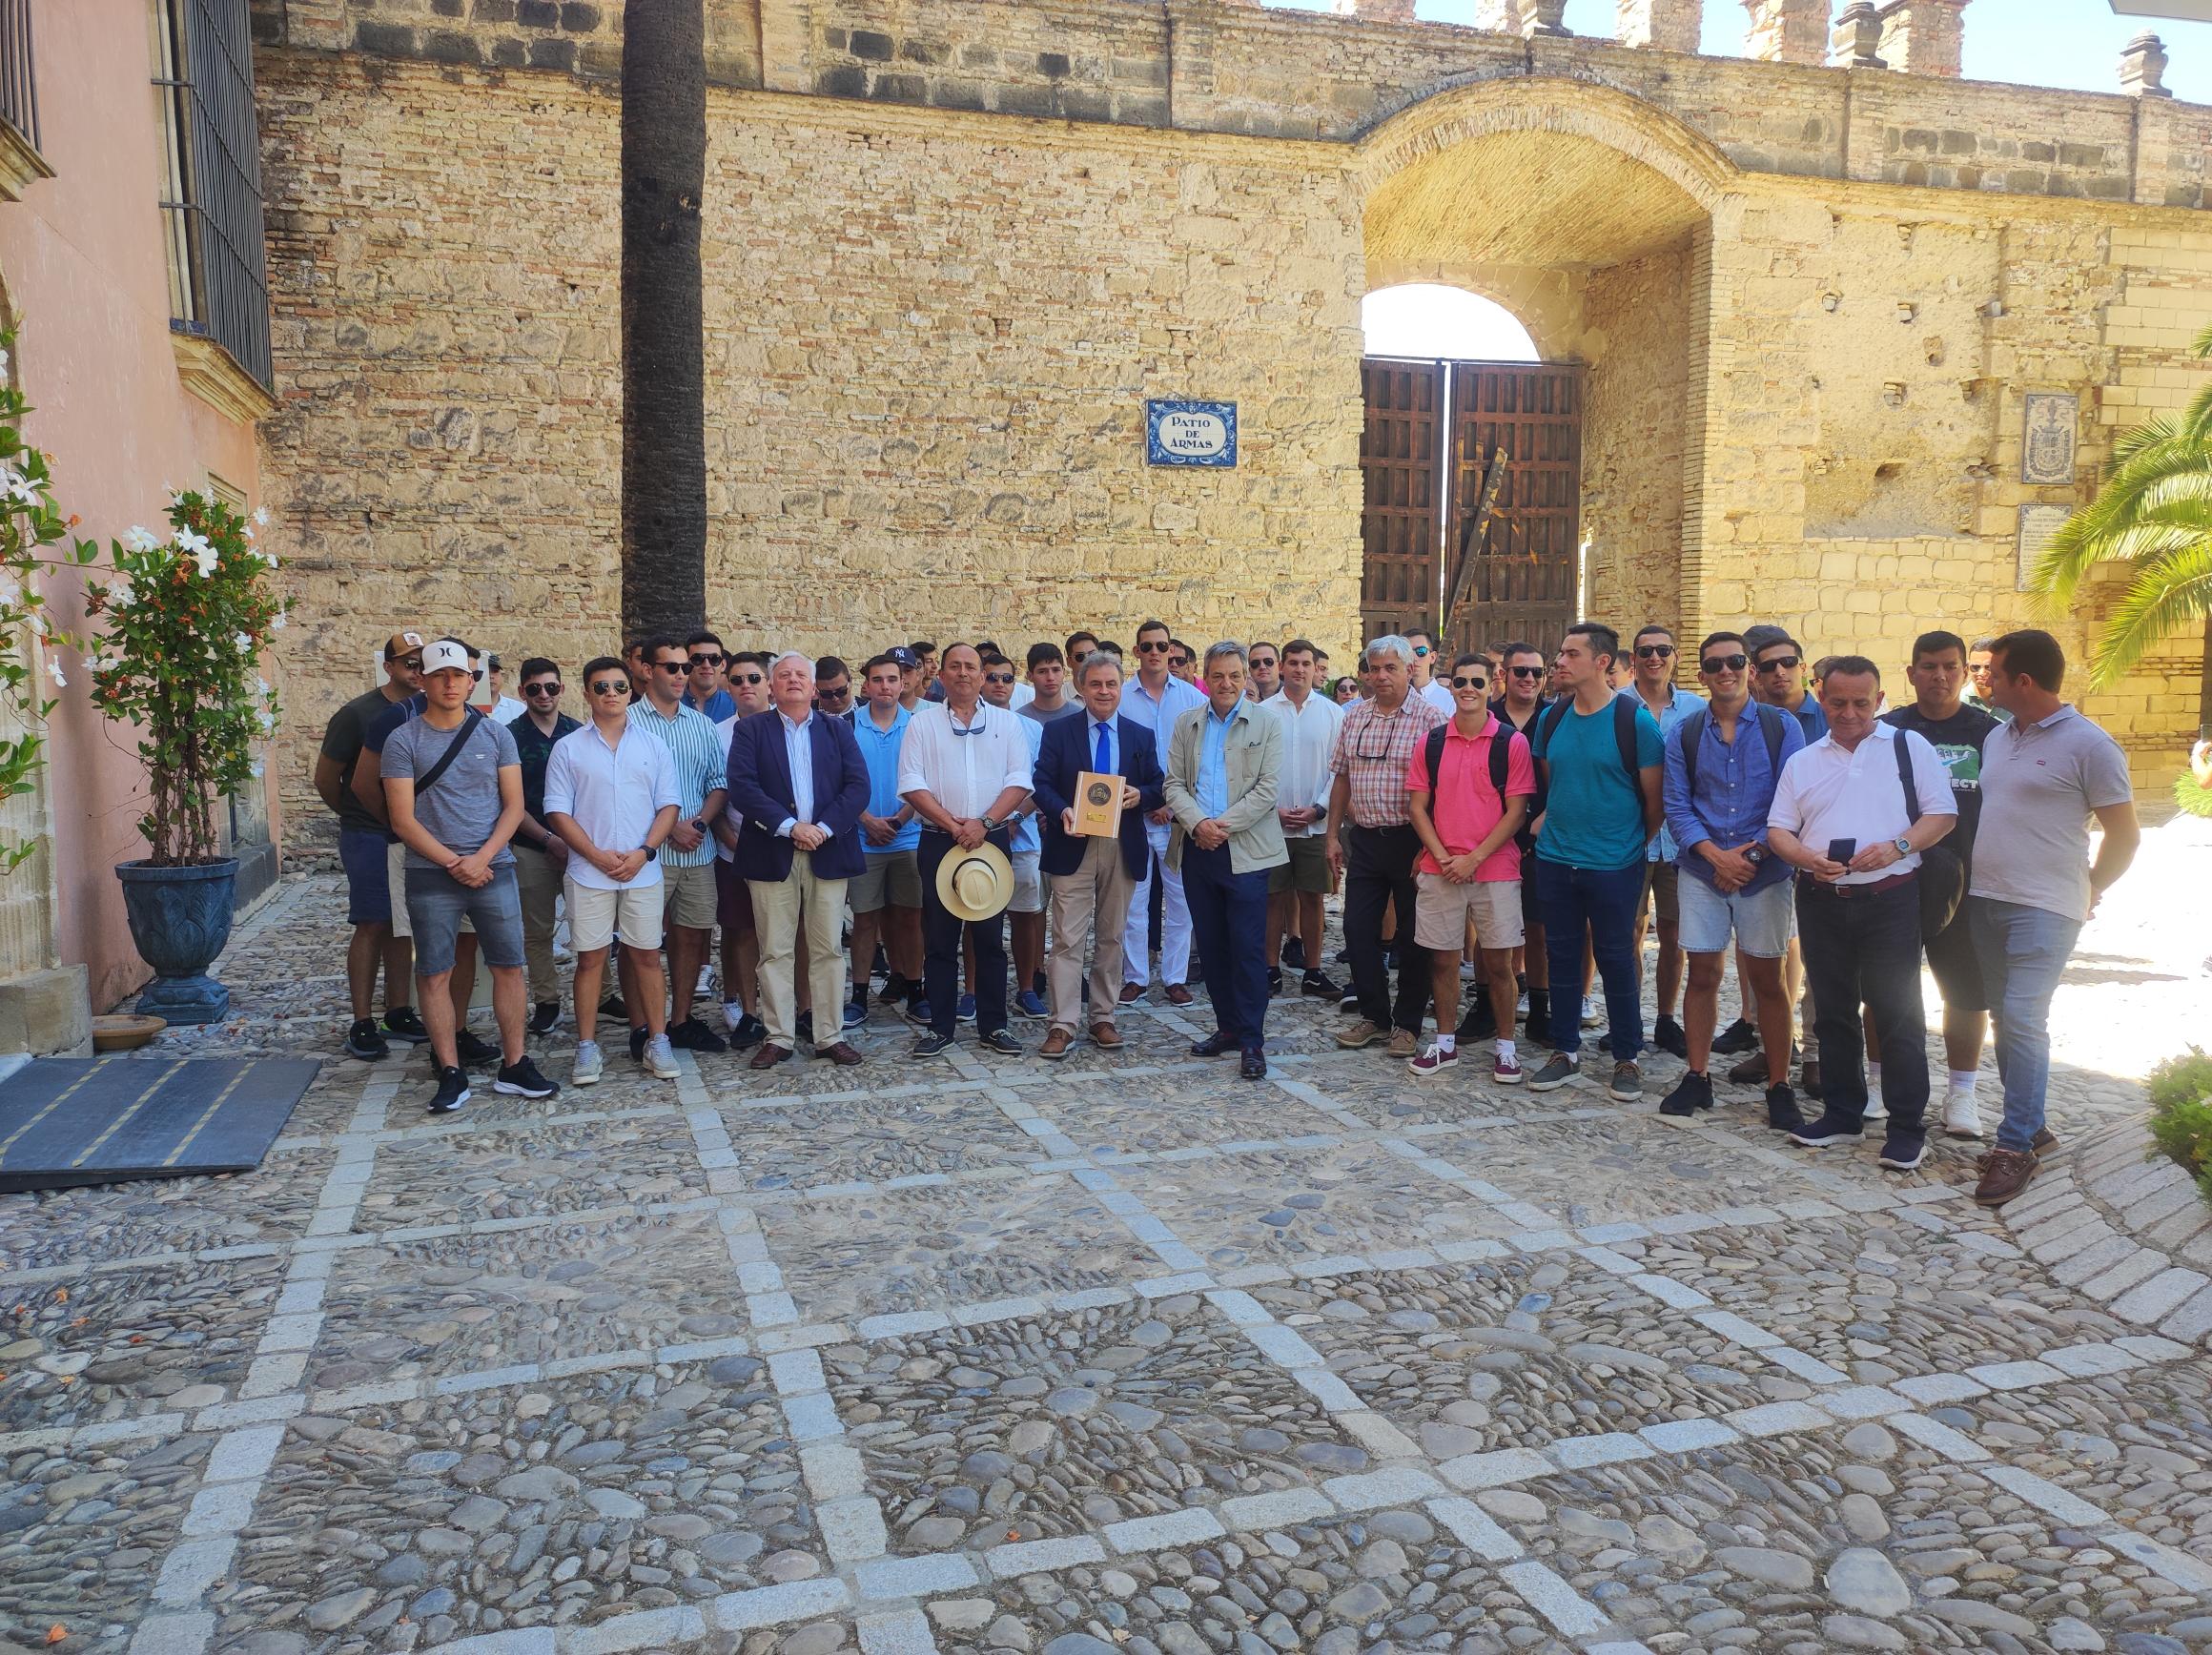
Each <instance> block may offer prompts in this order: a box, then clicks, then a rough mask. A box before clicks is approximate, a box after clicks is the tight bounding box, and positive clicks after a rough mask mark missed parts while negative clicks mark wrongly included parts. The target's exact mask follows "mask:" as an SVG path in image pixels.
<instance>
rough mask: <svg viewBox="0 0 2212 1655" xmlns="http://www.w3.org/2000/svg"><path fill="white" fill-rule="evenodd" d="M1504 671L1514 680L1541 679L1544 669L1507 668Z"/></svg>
mask: <svg viewBox="0 0 2212 1655" xmlns="http://www.w3.org/2000/svg"><path fill="white" fill-rule="evenodd" d="M1505 670H1506V671H1507V672H1510V673H1511V674H1512V675H1513V676H1514V677H1515V678H1542V677H1543V676H1544V668H1543V667H1541V666H1508V667H1507V668H1505Z"/></svg>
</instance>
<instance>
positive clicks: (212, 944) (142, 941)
mask: <svg viewBox="0 0 2212 1655" xmlns="http://www.w3.org/2000/svg"><path fill="white" fill-rule="evenodd" d="M115 877H116V878H117V879H119V880H121V881H122V882H123V907H124V909H125V910H126V911H127V912H128V913H129V915H130V918H131V940H132V941H133V942H134V943H136V944H137V945H138V954H139V957H140V958H141V959H143V960H144V961H145V962H146V963H147V964H148V965H150V966H152V967H153V968H154V973H155V975H154V981H153V982H151V983H149V984H148V985H147V986H146V991H145V992H144V993H142V994H140V995H139V996H138V1010H139V1011H144V1012H148V1013H150V1014H152V1015H153V1016H155V1017H162V1018H166V1019H167V1020H168V1021H170V1022H172V1023H213V1022H215V1021H216V1020H217V1019H218V1018H220V1017H222V1016H223V1015H224V1014H225V1013H227V1012H228V1011H230V1009H231V991H230V990H228V989H226V988H224V987H223V986H222V984H220V983H218V982H216V981H215V979H214V978H213V977H211V976H209V975H208V974H207V969H208V965H209V963H210V962H211V961H213V960H214V959H215V956H216V955H217V954H219V953H221V952H222V951H223V945H224V944H225V943H227V942H229V941H230V940H231V893H232V889H233V888H234V887H235V886H236V882H237V877H238V865H237V863H236V861H226V862H211V863H207V864H204V865H203V866H201V867H197V868H155V867H154V866H152V865H151V864H149V863H145V862H124V863H119V864H117V865H116V868H115Z"/></svg>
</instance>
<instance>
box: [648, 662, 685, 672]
mask: <svg viewBox="0 0 2212 1655" xmlns="http://www.w3.org/2000/svg"><path fill="white" fill-rule="evenodd" d="M653 670H654V671H655V672H689V671H690V670H691V664H690V663H689V662H687V661H656V662H654V663H653Z"/></svg>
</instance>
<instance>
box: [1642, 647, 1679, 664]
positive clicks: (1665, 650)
mask: <svg viewBox="0 0 2212 1655" xmlns="http://www.w3.org/2000/svg"><path fill="white" fill-rule="evenodd" d="M1673 653H1674V645H1673V644H1637V645H1636V659H1637V660H1638V661H1664V660H1666V659H1667V658H1668V657H1669V655H1672V654H1673Z"/></svg>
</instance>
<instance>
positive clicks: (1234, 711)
mask: <svg viewBox="0 0 2212 1655" xmlns="http://www.w3.org/2000/svg"><path fill="white" fill-rule="evenodd" d="M1252 705H1253V704H1252V703H1251V702H1248V701H1245V700H1244V699H1242V698H1241V697H1239V699H1238V702H1237V705H1235V706H1233V707H1231V708H1230V709H1229V716H1228V717H1227V718H1223V717H1222V716H1221V712H1220V709H1219V707H1217V706H1215V705H1214V698H1213V697H1212V696H1210V695H1209V696H1208V697H1206V701H1205V707H1206V717H1207V719H1208V720H1209V721H1210V722H1211V723H1214V724H1218V725H1223V726H1224V727H1226V726H1227V725H1233V724H1235V723H1236V722H1237V721H1238V720H1239V719H1240V718H1243V717H1244V716H1245V715H1246V714H1248V713H1249V712H1251V710H1252Z"/></svg>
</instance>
